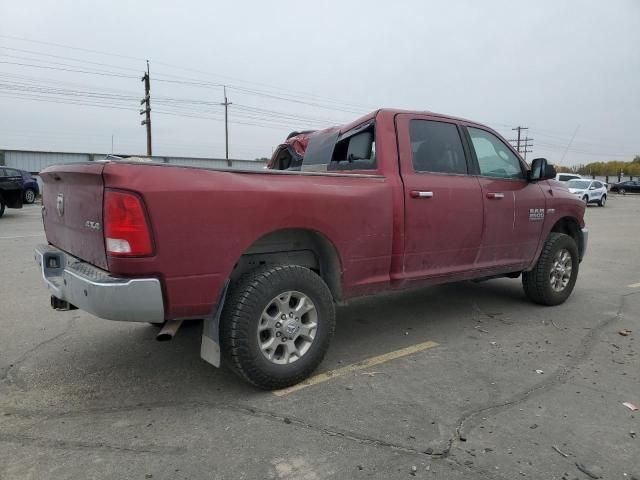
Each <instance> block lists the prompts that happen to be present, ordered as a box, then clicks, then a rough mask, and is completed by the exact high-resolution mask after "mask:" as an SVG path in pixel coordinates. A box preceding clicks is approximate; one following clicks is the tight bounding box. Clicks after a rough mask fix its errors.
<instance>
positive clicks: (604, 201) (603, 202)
mask: <svg viewBox="0 0 640 480" xmlns="http://www.w3.org/2000/svg"><path fill="white" fill-rule="evenodd" d="M606 204H607V196H606V195H602V197H600V201H599V202H598V206H600V207H604V206H605V205H606Z"/></svg>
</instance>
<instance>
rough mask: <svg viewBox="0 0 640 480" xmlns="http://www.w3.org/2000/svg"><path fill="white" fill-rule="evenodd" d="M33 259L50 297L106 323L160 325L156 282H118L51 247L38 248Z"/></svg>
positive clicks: (161, 315) (161, 310)
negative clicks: (104, 320)
mask: <svg viewBox="0 0 640 480" xmlns="http://www.w3.org/2000/svg"><path fill="white" fill-rule="evenodd" d="M35 259H36V262H37V263H38V265H39V266H40V269H41V271H42V278H43V279H44V281H45V283H46V284H47V287H48V288H49V291H50V292H51V295H52V296H54V297H56V298H57V299H59V300H62V301H64V302H68V303H70V304H71V305H73V306H75V307H77V308H79V309H81V310H84V311H85V312H89V313H91V314H92V315H95V316H96V317H100V318H106V319H108V320H121V321H127V322H153V323H162V322H164V304H163V301H162V288H161V286H160V281H159V280H158V279H157V278H118V277H113V276H111V275H110V274H109V272H106V271H104V270H101V269H99V268H97V267H94V266H93V265H91V264H89V263H86V262H83V261H81V260H78V259H77V258H75V257H73V256H71V255H69V254H68V253H66V252H63V251H62V250H60V249H58V248H55V247H52V246H51V245H38V246H37V247H36V249H35Z"/></svg>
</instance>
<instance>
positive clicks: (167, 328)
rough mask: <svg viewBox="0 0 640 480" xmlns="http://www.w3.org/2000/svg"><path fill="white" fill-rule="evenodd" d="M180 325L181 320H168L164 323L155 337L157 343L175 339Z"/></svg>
mask: <svg viewBox="0 0 640 480" xmlns="http://www.w3.org/2000/svg"><path fill="white" fill-rule="evenodd" d="M180 325H182V320H168V321H166V322H164V325H163V326H162V328H161V329H160V331H159V332H158V334H157V335H156V340H157V341H158V342H168V341H169V340H172V339H173V337H175V335H176V333H177V332H178V329H179V328H180Z"/></svg>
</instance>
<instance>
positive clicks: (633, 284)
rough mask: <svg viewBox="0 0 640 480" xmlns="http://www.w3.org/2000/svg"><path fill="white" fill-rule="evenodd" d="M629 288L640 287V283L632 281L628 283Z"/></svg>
mask: <svg viewBox="0 0 640 480" xmlns="http://www.w3.org/2000/svg"><path fill="white" fill-rule="evenodd" d="M627 287H629V288H640V283H632V284H631V285H627Z"/></svg>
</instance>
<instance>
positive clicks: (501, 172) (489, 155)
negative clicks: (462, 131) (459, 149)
mask: <svg viewBox="0 0 640 480" xmlns="http://www.w3.org/2000/svg"><path fill="white" fill-rule="evenodd" d="M467 130H468V131H469V135H470V136H471V143H472V144H473V149H474V150H475V152H476V157H477V158H478V165H479V166H480V175H483V176H485V177H498V178H524V172H523V171H522V164H521V163H520V160H519V159H518V157H516V156H515V155H514V154H513V152H512V151H511V150H510V149H509V148H508V147H507V146H506V145H505V144H504V143H503V142H502V141H501V140H500V139H499V138H498V137H496V136H495V135H493V134H492V133H489V132H486V131H484V130H480V129H479V128H471V127H469V128H468V129H467Z"/></svg>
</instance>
